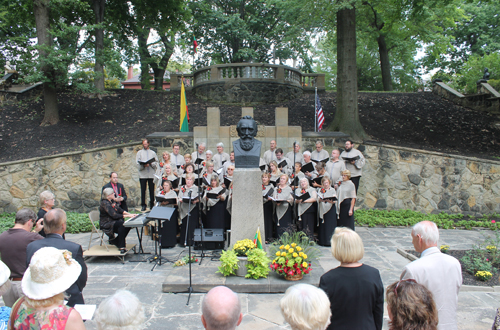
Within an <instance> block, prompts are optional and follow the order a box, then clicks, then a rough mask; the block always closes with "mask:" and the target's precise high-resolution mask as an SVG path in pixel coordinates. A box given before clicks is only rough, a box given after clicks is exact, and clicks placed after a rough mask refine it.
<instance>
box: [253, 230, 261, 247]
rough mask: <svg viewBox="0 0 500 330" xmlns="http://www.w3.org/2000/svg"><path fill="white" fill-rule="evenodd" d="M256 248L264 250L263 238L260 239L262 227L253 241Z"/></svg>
mask: <svg viewBox="0 0 500 330" xmlns="http://www.w3.org/2000/svg"><path fill="white" fill-rule="evenodd" d="M253 242H254V244H255V247H257V248H258V249H262V238H261V237H260V227H258V228H257V232H256V233H255V238H254V239H253Z"/></svg>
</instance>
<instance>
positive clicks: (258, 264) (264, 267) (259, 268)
mask: <svg viewBox="0 0 500 330" xmlns="http://www.w3.org/2000/svg"><path fill="white" fill-rule="evenodd" d="M247 256H248V264H247V275H245V278H253V279H255V280H256V279H258V278H260V277H264V278H266V277H267V274H269V271H270V269H269V263H270V262H271V259H269V257H268V256H267V253H266V251H264V250H262V249H252V250H250V251H248V253H247Z"/></svg>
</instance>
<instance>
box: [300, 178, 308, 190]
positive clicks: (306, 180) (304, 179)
mask: <svg viewBox="0 0 500 330" xmlns="http://www.w3.org/2000/svg"><path fill="white" fill-rule="evenodd" d="M302 181H305V182H307V188H309V187H310V186H309V179H308V178H302V179H300V181H299V182H302Z"/></svg>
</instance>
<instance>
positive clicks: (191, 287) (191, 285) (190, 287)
mask: <svg viewBox="0 0 500 330" xmlns="http://www.w3.org/2000/svg"><path fill="white" fill-rule="evenodd" d="M192 192H193V191H192V190H191V189H190V190H189V193H188V197H189V203H188V214H187V223H186V235H185V238H184V246H186V245H187V243H188V241H187V239H188V233H189V220H190V219H191V211H190V210H191V193H192ZM191 245H192V241H191V244H189V250H188V258H189V259H188V261H189V262H188V264H189V287H188V289H187V291H186V293H189V296H188V300H187V303H186V305H189V300H190V299H191V293H193V292H194V291H193V283H192V273H191Z"/></svg>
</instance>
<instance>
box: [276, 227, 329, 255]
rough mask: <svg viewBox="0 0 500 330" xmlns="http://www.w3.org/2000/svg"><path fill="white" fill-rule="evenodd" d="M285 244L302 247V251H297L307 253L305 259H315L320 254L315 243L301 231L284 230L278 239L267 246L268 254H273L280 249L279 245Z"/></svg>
mask: <svg viewBox="0 0 500 330" xmlns="http://www.w3.org/2000/svg"><path fill="white" fill-rule="evenodd" d="M287 245H289V246H292V245H299V246H300V247H301V248H302V251H299V252H303V253H305V254H306V255H307V259H308V260H311V261H315V260H316V259H318V258H319V257H320V256H321V251H320V250H319V249H318V247H317V245H316V243H315V242H314V241H312V240H311V239H310V238H309V236H307V234H306V233H304V232H303V231H298V232H285V233H284V234H283V235H281V236H280V238H279V239H278V240H276V241H275V242H273V243H272V244H271V246H270V247H269V254H270V255H271V256H274V255H276V253H277V252H278V251H280V247H281V246H287Z"/></svg>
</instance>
